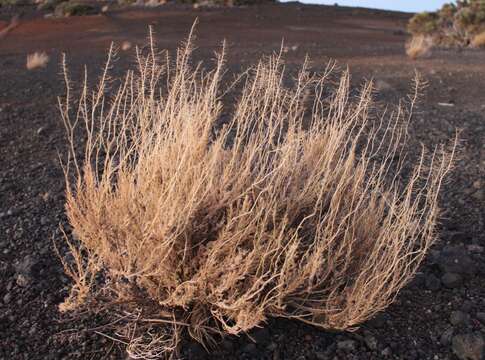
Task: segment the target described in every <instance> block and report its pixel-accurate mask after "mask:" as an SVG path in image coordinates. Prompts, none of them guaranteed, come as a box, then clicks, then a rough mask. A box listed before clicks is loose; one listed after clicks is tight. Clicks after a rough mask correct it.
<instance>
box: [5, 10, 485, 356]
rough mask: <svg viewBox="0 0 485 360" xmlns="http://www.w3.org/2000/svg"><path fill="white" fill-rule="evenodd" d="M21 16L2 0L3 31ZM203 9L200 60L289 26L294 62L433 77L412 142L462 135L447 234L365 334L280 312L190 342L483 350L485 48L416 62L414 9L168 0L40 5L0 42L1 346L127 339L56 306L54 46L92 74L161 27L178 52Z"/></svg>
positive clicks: (105, 346) (193, 349) (94, 347)
mask: <svg viewBox="0 0 485 360" xmlns="http://www.w3.org/2000/svg"><path fill="white" fill-rule="evenodd" d="M11 14H12V11H11V10H5V9H3V10H2V8H0V30H1V28H2V27H4V26H6V25H7V23H8V20H9V17H10V16H11ZM196 17H198V18H199V25H198V27H197V40H196V45H197V47H198V51H197V57H198V58H201V59H204V58H205V59H207V58H209V57H212V53H213V51H214V50H215V49H216V48H218V46H219V45H220V43H221V41H222V40H223V39H224V38H225V39H226V40H227V43H228V45H229V49H228V51H229V57H228V63H229V67H230V68H231V69H238V68H240V66H243V67H244V66H245V65H248V64H251V63H253V62H254V61H255V60H256V59H257V58H258V57H259V56H260V55H261V54H268V53H271V52H272V51H275V50H278V49H279V48H280V46H281V40H282V38H284V43H285V46H286V47H287V49H288V52H287V54H286V58H287V61H286V62H287V64H288V67H289V68H290V69H291V68H292V67H293V68H294V67H296V65H297V64H298V63H299V62H301V61H302V59H303V56H304V55H305V54H307V53H308V54H309V55H310V57H311V59H312V60H313V62H312V65H313V67H314V68H315V69H323V68H324V67H325V65H326V63H327V61H328V60H329V59H330V58H333V59H336V60H338V62H339V64H340V65H342V66H345V65H349V67H350V70H351V72H352V74H353V81H354V83H355V84H358V83H359V82H360V81H361V80H362V79H363V78H374V79H375V80H376V85H377V88H378V89H379V90H380V93H379V95H378V97H379V99H380V100H391V101H397V99H398V98H399V97H403V96H405V95H406V94H407V91H408V90H409V84H410V80H411V78H412V76H413V74H414V71H415V69H418V70H419V71H420V72H421V73H422V74H423V75H424V77H425V78H426V79H427V81H428V87H427V89H426V92H425V94H424V95H423V98H422V100H421V103H420V106H419V108H418V111H417V113H416V115H415V117H414V120H413V122H412V126H411V135H412V136H411V137H412V139H413V140H412V141H413V145H412V146H415V147H416V150H419V144H420V143H424V144H425V145H427V146H433V145H436V144H438V143H440V142H442V141H445V140H446V139H448V138H451V137H453V135H454V133H455V131H456V129H461V133H460V139H461V144H460V154H459V155H460V159H459V161H458V162H457V166H456V171H455V172H454V173H453V174H452V175H451V177H450V179H449V182H448V183H447V184H446V186H445V189H444V191H443V194H442V207H443V209H444V218H443V219H442V223H441V225H440V229H439V231H440V233H439V237H440V242H439V243H438V244H437V245H436V246H435V247H434V249H433V250H432V252H431V253H430V254H429V256H428V258H427V260H426V263H425V264H424V265H423V267H422V269H421V272H420V273H419V274H418V276H417V277H416V279H415V280H414V281H413V282H412V283H411V284H409V286H407V287H406V288H405V289H404V290H403V291H402V292H401V293H400V294H399V296H398V297H397V299H396V302H395V303H394V304H393V305H392V306H391V307H390V308H389V309H388V310H387V311H386V312H385V313H382V314H380V315H379V316H377V317H376V318H375V319H373V320H371V321H369V322H367V323H365V324H363V325H362V327H361V328H360V329H359V330H358V331H357V332H355V333H329V332H324V331H321V330H319V329H316V328H314V327H311V326H307V325H303V324H301V323H298V322H295V321H288V320H281V319H276V320H271V321H269V323H268V324H267V326H266V327H265V328H264V329H260V330H256V331H255V332H254V333H252V334H251V336H252V338H253V339H254V340H255V341H256V343H253V342H252V340H250V338H248V337H247V336H241V337H239V338H229V339H226V340H224V341H223V342H222V343H221V345H220V347H219V348H218V349H216V350H215V351H214V352H213V353H211V355H208V354H207V353H206V352H205V350H203V348H201V347H200V346H198V345H197V344H195V343H189V344H186V345H185V346H184V347H183V349H182V354H183V355H184V356H185V357H186V358H189V359H273V360H276V359H299V360H300V359H301V360H303V359H433V360H435V359H436V360H438V359H456V358H457V357H456V356H459V357H460V358H461V359H472V360H479V359H480V356H482V352H485V349H484V346H485V345H484V338H485V260H484V256H485V253H484V246H485V232H484V230H485V228H484V214H485V142H484V139H485V116H484V110H485V76H484V75H485V52H484V51H463V52H454V51H435V52H434V53H433V54H431V55H430V56H429V57H428V58H425V59H422V60H419V61H416V62H413V61H411V60H409V59H407V58H406V57H405V55H404V42H405V40H406V36H405V35H404V32H403V30H404V27H405V23H406V20H407V18H408V15H406V14H400V13H388V12H379V11H369V10H362V9H350V8H337V7H323V6H303V5H300V4H288V5H274V6H263V7H253V8H231V9H210V10H198V11H195V10H191V9H189V8H184V7H172V6H171V7H160V8H157V9H152V10H125V11H113V12H110V11H108V12H107V13H106V14H103V15H97V16H88V17H79V18H69V19H43V18H41V17H38V16H37V17H36V16H34V15H33V14H30V15H29V16H27V17H24V18H23V20H22V19H21V20H20V26H18V27H17V28H15V29H13V30H12V31H11V32H10V33H8V34H7V36H5V37H4V38H1V39H0V358H1V359H6V360H7V359H8V360H10V359H61V358H62V359H104V358H113V359H121V358H124V355H123V352H122V351H120V349H119V347H118V345H115V344H113V343H112V342H111V341H110V340H107V339H106V338H103V337H102V336H100V335H98V334H97V333H96V332H95V331H93V330H90V329H92V328H94V327H95V326H96V325H95V324H97V320H96V319H92V318H88V319H84V318H83V319H79V320H78V321H69V319H68V318H67V317H65V316H61V315H60V314H59V313H58V311H57V305H58V304H59V303H60V302H61V301H62V299H63V297H64V296H65V295H66V289H67V285H68V284H69V280H68V279H67V278H66V277H65V276H64V275H63V270H62V267H61V265H60V262H59V261H58V259H57V257H56V256H55V255H54V251H53V246H52V241H53V240H56V241H59V240H61V236H60V234H59V230H58V227H59V224H64V225H65V223H66V219H65V216H64V212H63V204H64V194H63V191H64V182H63V174H62V171H61V168H60V166H59V161H58V152H61V153H63V152H64V151H65V146H66V143H65V140H64V132H63V131H64V130H63V127H62V124H61V122H60V118H59V116H58V111H57V108H56V97H57V96H59V95H62V94H63V83H62V77H61V76H60V75H59V73H60V66H59V63H60V54H61V53H62V52H66V53H67V54H68V59H69V60H68V61H69V63H70V69H71V70H72V77H73V78H74V79H77V80H80V79H81V78H80V73H81V71H82V65H83V64H85V63H86V64H88V66H89V69H90V72H92V73H96V69H98V68H99V66H100V65H101V64H102V62H103V61H104V57H105V49H106V48H107V46H108V45H109V43H110V42H111V41H112V40H114V41H116V42H117V43H118V44H120V43H121V42H122V41H130V42H131V43H132V44H140V45H143V44H144V43H145V39H146V34H147V27H148V25H153V27H154V30H155V33H156V38H157V42H158V44H159V47H161V48H167V49H171V50H173V49H174V48H175V47H176V46H177V44H178V43H179V42H180V41H181V40H183V38H184V37H185V35H186V34H187V33H188V30H189V28H190V26H191V24H192V22H193V21H194V19H195V18H196ZM34 51H46V52H47V53H48V54H49V56H50V57H51V61H50V63H49V64H48V65H47V67H46V68H44V69H37V70H33V71H27V70H26V69H25V61H26V55H27V54H28V53H32V52H34ZM119 57H120V58H122V59H121V60H120V64H119V65H120V66H119V67H118V68H117V69H118V70H122V69H123V68H126V66H127V65H128V64H129V63H130V62H131V60H132V59H133V52H132V51H129V52H126V53H125V52H123V51H120V53H119ZM443 103H445V104H452V106H444V105H443ZM70 329H79V331H69V330H70ZM86 330H88V331H86ZM454 352H455V353H456V355H455V354H454Z"/></svg>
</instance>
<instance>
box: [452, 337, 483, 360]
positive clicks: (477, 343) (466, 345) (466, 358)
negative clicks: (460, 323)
mask: <svg viewBox="0 0 485 360" xmlns="http://www.w3.org/2000/svg"><path fill="white" fill-rule="evenodd" d="M451 346H452V349H453V352H454V353H455V355H456V356H457V357H458V358H459V359H460V360H482V357H483V352H484V348H485V341H484V340H483V336H482V335H481V334H479V333H475V334H460V335H456V336H454V337H453V339H452V345H451Z"/></svg>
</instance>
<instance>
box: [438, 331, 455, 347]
mask: <svg viewBox="0 0 485 360" xmlns="http://www.w3.org/2000/svg"><path fill="white" fill-rule="evenodd" d="M452 337H453V328H452V327H450V328H448V329H446V330H445V331H444V332H443V334H441V336H440V344H441V345H443V346H447V345H450V344H451V338H452Z"/></svg>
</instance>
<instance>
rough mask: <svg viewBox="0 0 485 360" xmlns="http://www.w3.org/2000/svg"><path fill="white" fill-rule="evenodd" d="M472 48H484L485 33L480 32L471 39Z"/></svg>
mask: <svg viewBox="0 0 485 360" xmlns="http://www.w3.org/2000/svg"><path fill="white" fill-rule="evenodd" d="M472 46H473V47H476V48H480V47H485V32H482V33H480V34H478V35H476V36H475V37H474V38H473V40H472Z"/></svg>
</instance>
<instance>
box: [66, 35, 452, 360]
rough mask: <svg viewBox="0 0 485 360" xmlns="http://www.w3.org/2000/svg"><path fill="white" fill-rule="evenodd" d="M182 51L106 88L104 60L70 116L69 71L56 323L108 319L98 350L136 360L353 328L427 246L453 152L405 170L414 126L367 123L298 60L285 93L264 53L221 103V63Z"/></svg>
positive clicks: (366, 97) (368, 107)
mask: <svg viewBox="0 0 485 360" xmlns="http://www.w3.org/2000/svg"><path fill="white" fill-rule="evenodd" d="M190 43H191V42H190V38H189V41H188V42H187V44H188V45H186V46H185V47H182V48H181V49H180V50H179V51H178V52H177V56H176V59H175V61H174V62H172V61H171V60H170V59H169V57H168V55H167V56H159V55H158V53H157V52H156V51H155V49H154V47H153V44H152V45H151V46H150V47H149V48H150V49H151V50H150V51H148V53H147V54H145V55H142V53H141V52H140V51H138V50H137V58H138V68H137V69H136V70H135V71H129V72H127V73H126V76H125V77H124V79H123V80H122V81H121V82H120V84H119V85H118V86H114V83H113V82H112V81H109V78H108V75H107V73H108V69H109V68H110V65H109V64H110V58H111V54H112V52H110V57H109V60H108V65H107V66H106V69H105V72H104V74H103V76H102V78H101V80H100V83H99V85H98V87H97V88H96V90H95V91H88V89H87V87H86V85H85V86H84V88H83V90H82V92H81V97H80V101H79V103H78V106H76V107H75V108H72V107H71V99H70V97H71V95H70V94H71V90H70V89H71V86H70V81H69V79H68V76H67V71H66V72H65V73H66V82H67V84H68V86H67V91H68V92H67V96H66V98H65V99H64V100H62V101H60V104H61V110H62V111H61V112H62V117H63V119H64V122H65V125H66V129H67V133H68V138H69V140H70V144H71V151H70V156H69V157H68V160H67V163H65V173H66V197H67V203H66V212H67V216H68V219H69V222H70V224H71V225H72V228H73V235H74V238H76V239H77V240H76V241H75V240H69V241H68V245H69V248H70V250H71V255H70V257H71V259H70V260H69V259H64V260H63V263H64V266H65V268H66V271H67V274H68V275H70V276H71V277H72V278H73V280H74V285H73V288H72V291H71V295H70V296H69V298H67V299H66V301H65V302H64V304H62V306H61V309H62V310H73V309H76V308H83V309H85V308H87V309H90V310H92V311H96V310H99V309H104V310H106V311H108V312H109V314H110V316H112V317H114V318H115V320H114V321H112V322H111V327H112V328H113V330H112V334H111V335H110V337H111V338H116V339H118V340H119V341H121V342H123V343H125V344H126V347H127V351H128V352H129V354H130V356H132V357H134V358H157V357H171V356H173V355H174V354H175V353H176V350H177V347H178V346H179V343H180V339H181V338H183V336H185V335H187V334H188V335H190V337H192V338H193V339H195V340H197V341H199V342H202V343H204V344H207V345H210V344H212V343H213V341H215V339H217V338H218V337H219V336H223V335H225V334H239V333H241V332H245V331H248V330H250V329H252V328H253V327H255V326H259V325H262V323H264V322H265V321H266V319H267V318H268V317H288V318H293V319H298V320H301V321H304V322H306V323H310V324H313V325H316V326H319V327H321V328H325V329H339V330H343V329H347V330H352V329H354V328H355V327H356V326H358V324H360V323H362V322H363V321H365V320H366V319H368V318H370V317H372V316H373V315H374V314H376V313H377V312H379V311H381V310H383V309H384V308H386V306H388V305H389V304H390V303H391V302H392V301H393V299H394V297H395V296H396V294H397V292H398V291H399V289H401V288H402V287H403V286H404V285H405V284H406V283H407V282H408V281H409V280H410V279H411V278H412V276H413V274H414V273H415V271H416V269H417V268H418V266H419V265H420V263H421V261H422V259H423V257H424V256H425V254H426V252H427V250H428V249H429V248H430V246H431V245H432V244H433V242H434V241H435V222H436V219H437V216H438V213H439V211H438V204H437V199H438V192H439V189H440V186H441V183H442V181H443V177H444V176H445V175H446V173H447V172H448V171H449V170H450V166H451V153H450V152H449V151H447V150H446V149H445V147H444V146H443V147H439V148H437V149H435V150H434V151H432V152H426V151H425V150H423V152H422V153H421V156H419V157H418V160H417V163H416V164H415V165H414V166H409V165H410V164H409V163H408V162H407V160H406V159H407V158H406V152H405V147H404V144H405V142H406V134H407V131H406V129H407V122H408V120H409V112H407V111H405V110H404V109H403V108H401V107H399V108H397V109H396V111H394V112H392V113H391V112H385V113H382V114H381V115H380V116H378V115H377V114H378V113H377V112H376V111H375V106H374V105H373V102H372V97H371V94H372V85H371V84H366V85H365V86H364V87H363V88H362V89H361V91H360V93H359V95H358V96H356V97H355V96H351V95H350V90H349V75H348V73H343V74H342V76H341V78H340V79H339V80H338V81H337V82H333V81H331V79H332V76H334V75H332V74H333V71H332V69H333V68H332V67H331V66H329V67H328V68H327V71H325V72H324V73H323V74H321V75H317V74H314V73H311V72H310V71H309V70H308V67H307V64H306V63H305V64H304V65H303V66H302V69H301V71H300V72H299V74H298V76H297V77H296V78H295V79H294V81H293V82H292V83H291V84H287V85H285V84H284V83H285V81H286V79H287V77H285V76H284V66H283V63H282V60H281V58H280V55H274V56H271V57H270V58H268V59H264V60H261V61H260V62H259V63H258V64H257V65H256V66H255V67H254V68H251V69H249V70H248V71H247V72H245V73H244V74H242V75H241V77H240V78H239V81H238V82H236V83H233V84H232V86H229V87H227V88H226V87H224V86H223V85H222V83H221V81H222V74H223V72H224V70H223V68H224V66H223V65H224V56H223V55H222V54H221V55H219V56H218V58H217V62H216V65H215V67H214V68H213V69H212V70H204V69H203V68H202V66H201V65H200V64H199V65H191V62H190V55H191V46H190ZM160 59H165V60H164V61H161V60H160ZM108 89H110V91H108ZM109 94H112V95H109ZM226 96H229V97H230V99H232V101H233V102H232V105H231V106H229V107H225V106H224V103H225V102H224V101H223V100H224V99H225V98H226ZM234 98H235V99H236V100H234ZM413 103H414V101H412V102H411V105H410V106H411V109H412V104H413ZM373 114H374V115H373ZM80 139H83V140H84V141H79V140H80ZM106 331H108V330H106Z"/></svg>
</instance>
